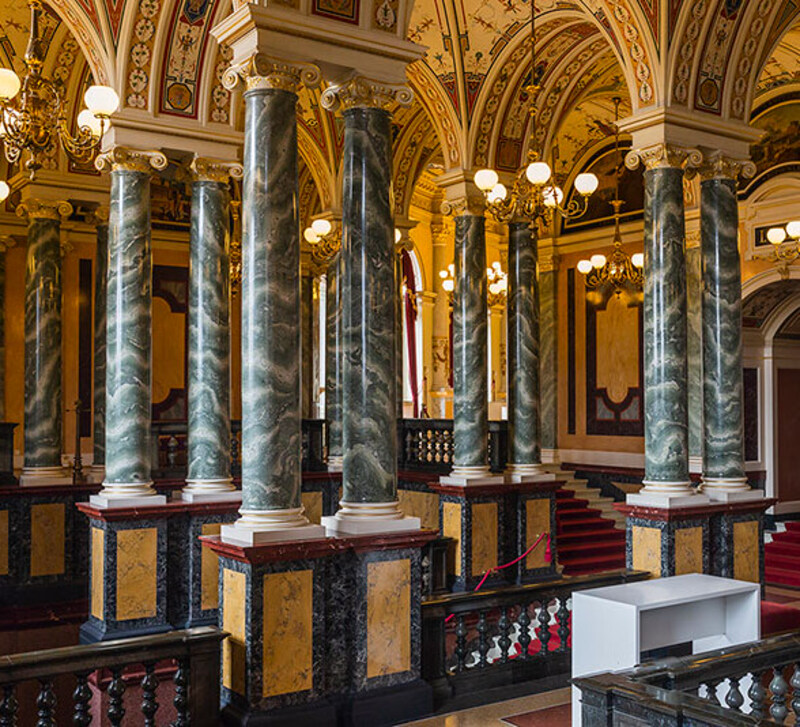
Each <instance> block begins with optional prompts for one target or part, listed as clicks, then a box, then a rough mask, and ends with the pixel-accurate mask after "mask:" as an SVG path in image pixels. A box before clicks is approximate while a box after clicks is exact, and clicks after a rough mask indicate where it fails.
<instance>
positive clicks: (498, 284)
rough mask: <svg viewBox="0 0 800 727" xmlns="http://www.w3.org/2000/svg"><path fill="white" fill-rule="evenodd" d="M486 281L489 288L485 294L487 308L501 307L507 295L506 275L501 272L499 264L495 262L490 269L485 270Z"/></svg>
mask: <svg viewBox="0 0 800 727" xmlns="http://www.w3.org/2000/svg"><path fill="white" fill-rule="evenodd" d="M486 281H487V282H488V284H489V286H488V289H487V293H486V302H487V303H488V305H489V307H490V308H491V307H492V306H495V305H503V303H505V302H506V295H508V275H506V273H505V272H504V271H503V268H502V267H501V266H500V263H499V262H497V261H495V262H493V263H492V267H490V268H486Z"/></svg>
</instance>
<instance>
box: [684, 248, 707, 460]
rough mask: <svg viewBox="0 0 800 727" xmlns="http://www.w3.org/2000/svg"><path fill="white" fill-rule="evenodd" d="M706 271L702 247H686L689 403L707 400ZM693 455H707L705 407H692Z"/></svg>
mask: <svg viewBox="0 0 800 727" xmlns="http://www.w3.org/2000/svg"><path fill="white" fill-rule="evenodd" d="M702 287H703V280H702V270H701V254H700V246H699V245H697V246H695V247H691V248H690V247H687V248H686V311H687V313H686V315H687V318H686V338H687V341H686V361H687V366H688V369H687V371H688V392H689V401H693V402H696V401H702V400H703V381H702V378H703V351H702V348H703V343H702V341H703V331H702V325H703V324H702V311H701V308H702ZM688 411H689V456H690V457H693V458H694V457H696V458H697V459H698V460H700V459H701V458H702V456H703V432H702V428H703V408H702V407H700V406H690V407H689V410H688Z"/></svg>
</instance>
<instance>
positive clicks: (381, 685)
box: [202, 531, 436, 727]
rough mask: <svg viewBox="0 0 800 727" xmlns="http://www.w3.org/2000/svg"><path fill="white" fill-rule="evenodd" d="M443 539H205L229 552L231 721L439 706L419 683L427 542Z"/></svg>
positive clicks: (425, 534)
mask: <svg viewBox="0 0 800 727" xmlns="http://www.w3.org/2000/svg"><path fill="white" fill-rule="evenodd" d="M435 537H436V533H435V531H416V532H414V533H411V534H409V533H395V534H388V535H383V536H374V535H368V536H353V537H338V538H318V539H314V540H306V541H303V542H298V541H285V542H273V543H267V544H262V545H258V546H254V547H241V546H238V545H232V544H230V543H224V542H223V541H222V540H221V538H219V537H218V536H208V537H204V538H202V542H203V545H204V546H205V547H207V548H208V549H210V550H211V551H213V552H214V553H216V554H217V555H218V556H219V594H220V595H219V599H220V616H219V624H220V627H221V628H222V629H223V630H225V631H227V632H228V633H229V634H230V636H229V637H228V638H227V639H226V641H225V642H224V643H223V658H222V664H223V667H222V702H223V714H224V719H225V723H226V724H234V725H235V724H248V725H250V724H269V725H286V726H287V727H288V726H289V725H298V724H314V725H318V726H320V727H325V726H327V725H330V726H331V727H333V726H334V725H337V726H341V725H353V726H354V727H355V725H367V724H369V725H375V726H377V725H384V724H386V725H389V724H396V723H397V722H403V721H406V720H410V719H414V718H416V717H419V716H422V715H425V714H428V713H430V712H431V711H432V708H433V704H432V695H431V691H430V688H429V687H428V685H427V684H425V683H424V682H423V681H422V680H421V679H420V659H421V588H422V587H421V549H422V547H423V546H424V545H425V544H427V543H428V542H429V541H431V540H432V539H433V538H435ZM289 604H291V606H290V607H289Z"/></svg>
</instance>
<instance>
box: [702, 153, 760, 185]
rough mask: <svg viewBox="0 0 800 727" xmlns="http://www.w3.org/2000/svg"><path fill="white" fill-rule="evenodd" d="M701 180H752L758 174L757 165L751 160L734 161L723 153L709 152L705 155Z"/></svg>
mask: <svg viewBox="0 0 800 727" xmlns="http://www.w3.org/2000/svg"><path fill="white" fill-rule="evenodd" d="M698 171H699V173H700V179H701V180H702V181H704V182H705V181H707V180H710V179H733V180H736V179H738V178H739V177H740V176H742V177H744V178H745V179H751V178H752V177H754V176H755V174H756V165H755V164H753V162H751V161H750V160H749V159H733V158H731V157H729V156H725V154H723V153H722V152H721V151H709V152H706V153H704V154H703V162H702V164H701V165H700V168H699V170H698Z"/></svg>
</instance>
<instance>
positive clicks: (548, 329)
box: [539, 270, 558, 449]
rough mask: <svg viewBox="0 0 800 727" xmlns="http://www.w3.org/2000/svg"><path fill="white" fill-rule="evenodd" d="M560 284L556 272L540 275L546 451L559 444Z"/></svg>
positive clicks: (542, 410)
mask: <svg viewBox="0 0 800 727" xmlns="http://www.w3.org/2000/svg"><path fill="white" fill-rule="evenodd" d="M557 285H558V271H557V270H552V271H548V272H546V273H540V274H539V363H540V366H539V370H540V372H541V378H540V380H539V408H540V417H539V424H540V427H541V433H542V435H541V446H542V447H545V448H547V449H555V448H556V442H557V441H558V400H557V397H556V381H557V378H556V377H557V375H558V374H557V369H558V359H557V340H556V337H557V333H556V331H557V330H558V328H557V326H556V320H557V310H556V290H557Z"/></svg>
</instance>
